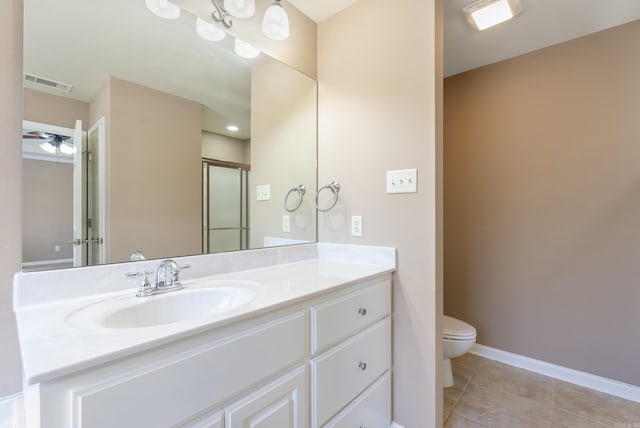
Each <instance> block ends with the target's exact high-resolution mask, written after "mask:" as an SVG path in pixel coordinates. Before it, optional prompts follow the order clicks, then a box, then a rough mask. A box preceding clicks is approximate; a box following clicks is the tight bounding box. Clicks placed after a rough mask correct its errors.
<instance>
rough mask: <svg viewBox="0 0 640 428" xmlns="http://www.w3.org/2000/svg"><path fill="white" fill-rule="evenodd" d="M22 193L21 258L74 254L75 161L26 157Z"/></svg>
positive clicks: (58, 256) (26, 260)
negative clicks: (57, 248) (53, 160)
mask: <svg viewBox="0 0 640 428" xmlns="http://www.w3.org/2000/svg"><path fill="white" fill-rule="evenodd" d="M22 194H23V205H22V206H23V217H22V261H23V262H34V261H44V260H59V259H70V258H72V257H73V247H72V246H71V245H70V244H69V243H68V242H69V240H71V239H72V238H73V164H70V163H61V162H51V161H43V160H35V159H24V163H23V183H22ZM56 245H58V246H59V247H60V251H57V252H56V251H55V249H54V247H55V246H56Z"/></svg>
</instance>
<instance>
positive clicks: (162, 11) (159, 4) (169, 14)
mask: <svg viewBox="0 0 640 428" xmlns="http://www.w3.org/2000/svg"><path fill="white" fill-rule="evenodd" d="M144 4H145V5H146V6H147V9H149V10H150V11H151V12H152V13H153V14H154V15H157V16H159V17H160V18H164V19H178V17H179V16H180V8H179V7H178V6H176V5H175V4H173V3H171V2H170V1H167V0H144Z"/></svg>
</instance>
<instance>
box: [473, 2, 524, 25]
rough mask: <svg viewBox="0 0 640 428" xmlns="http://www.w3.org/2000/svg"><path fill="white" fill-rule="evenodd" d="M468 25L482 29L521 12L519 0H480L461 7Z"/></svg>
mask: <svg viewBox="0 0 640 428" xmlns="http://www.w3.org/2000/svg"><path fill="white" fill-rule="evenodd" d="M462 11H463V12H464V14H465V16H466V17H467V21H469V25H471V27H473V29H475V30H478V31H482V30H486V29H487V28H490V27H493V26H494V25H497V24H500V23H501V22H504V21H508V20H509V19H511V18H513V17H514V16H516V15H518V14H519V13H520V12H522V6H521V5H520V0H480V1H477V2H475V3H472V4H470V5H469V6H466V7H464V8H462Z"/></svg>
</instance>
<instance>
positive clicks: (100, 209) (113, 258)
mask: <svg viewBox="0 0 640 428" xmlns="http://www.w3.org/2000/svg"><path fill="white" fill-rule="evenodd" d="M71 10H72V11H73V13H69V11H71ZM52 22H55V23H56V25H55V27H52V25H51V23H52ZM233 42H234V40H233V37H231V36H230V35H227V37H225V39H223V40H222V41H218V42H213V41H210V40H205V39H203V38H202V37H200V36H199V35H198V33H197V32H196V18H195V17H194V16H193V15H190V14H189V13H188V12H186V11H184V10H182V11H181V14H180V16H179V18H177V19H175V20H164V19H161V18H158V17H157V16H155V15H153V14H152V13H150V12H149V10H148V9H147V8H146V7H145V3H144V1H142V0H139V1H138V0H135V1H131V0H112V1H109V2H103V1H98V0H87V1H83V2H77V1H73V0H60V1H57V2H50V1H47V0H25V2H24V71H25V81H24V120H25V125H24V129H23V131H24V133H23V134H24V135H25V137H24V139H23V147H24V150H23V152H24V153H26V155H25V156H24V158H25V159H24V174H25V177H24V180H25V181H24V183H25V184H24V188H23V191H24V200H25V206H24V212H25V222H24V230H23V237H24V239H23V241H24V242H23V269H25V270H34V269H52V268H58V267H67V266H81V265H87V264H99V263H113V262H123V261H128V260H129V259H130V257H131V255H132V254H135V255H136V257H140V255H144V257H145V258H147V259H150V258H165V257H175V256H184V255H192V254H200V253H202V252H216V251H236V250H243V249H249V248H261V247H265V246H272V245H286V244H294V243H302V242H314V241H315V240H316V210H315V209H314V208H313V201H310V199H309V198H305V199H304V200H303V201H302V204H301V205H300V207H299V208H298V209H297V210H295V211H294V212H287V210H286V209H285V205H284V199H285V196H286V194H287V192H288V191H289V190H290V189H291V188H292V187H293V186H298V185H301V184H303V185H305V186H306V188H307V189H309V191H308V194H311V195H313V194H314V192H315V189H316V187H317V185H316V164H317V159H316V129H317V123H316V122H317V121H316V117H317V112H316V108H317V88H316V82H315V81H314V80H313V79H311V78H309V77H307V76H305V75H303V74H302V73H300V72H298V71H296V70H294V69H292V68H291V67H289V66H287V65H286V64H283V63H281V62H279V61H277V60H274V59H273V58H270V57H269V56H267V55H265V54H260V55H259V56H258V57H257V58H255V59H245V58H240V57H239V56H237V55H236V54H235V53H234V51H233ZM78 121H80V122H81V124H82V125H81V129H80V130H79V132H80V134H78V135H79V136H75V137H74V136H73V133H74V132H73V130H74V127H75V125H76V123H78ZM38 132H40V133H41V135H39V134H37V133H38ZM69 134H71V135H69ZM29 135H31V136H29ZM56 138H57V139H59V140H60V141H59V142H56ZM46 139H51V142H52V144H50V146H53V147H55V149H56V150H57V154H56V155H54V156H53V157H52V156H51V155H52V154H51V153H47V152H46V151H45V150H44V149H43V148H42V147H41V145H44V142H45V141H44V140H46ZM40 140H42V141H40ZM56 144H57V146H56ZM45 146H46V145H45ZM68 147H73V148H74V149H75V150H76V152H75V154H64V153H63V150H68ZM49 149H50V147H49ZM47 156H49V157H48V158H47ZM65 156H66V158H65ZM204 165H212V168H221V169H212V170H209V167H207V168H205V166H204ZM238 166H240V167H238ZM234 168H235V169H234ZM230 172H232V173H233V175H234V178H232V177H231V174H230ZM205 178H206V180H205ZM258 188H259V189H269V192H268V194H264V193H263V192H260V194H258V192H257V191H256V189H258ZM216 189H217V190H216ZM212 192H213V193H212ZM221 192H222V193H221ZM224 192H227V193H224ZM232 218H233V219H234V222H230V220H231V219H232ZM285 226H286V227H285Z"/></svg>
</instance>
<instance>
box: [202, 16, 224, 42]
mask: <svg viewBox="0 0 640 428" xmlns="http://www.w3.org/2000/svg"><path fill="white" fill-rule="evenodd" d="M196 33H198V35H199V36H200V37H202V38H203V39H205V40H209V41H212V42H219V41H220V40H222V39H224V37H225V36H226V35H227V33H225V31H224V30H223V29H222V28H220V27H218V26H217V25H216V24H212V23H210V22H207V21H205V20H204V19H202V18H196Z"/></svg>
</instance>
